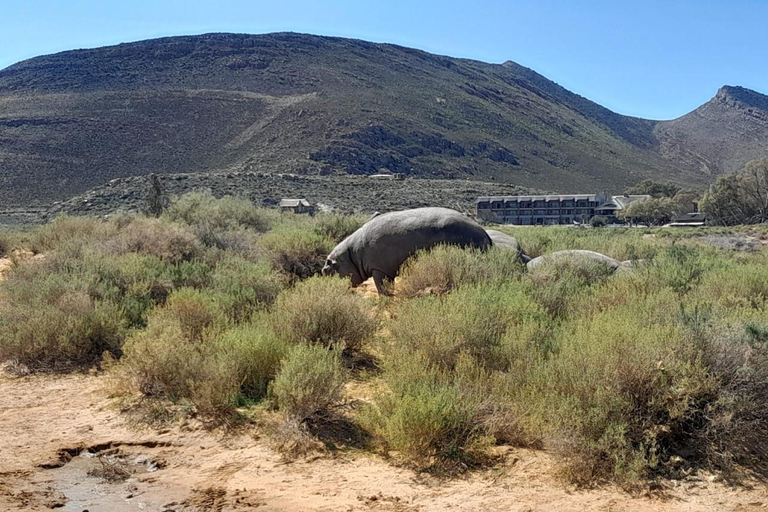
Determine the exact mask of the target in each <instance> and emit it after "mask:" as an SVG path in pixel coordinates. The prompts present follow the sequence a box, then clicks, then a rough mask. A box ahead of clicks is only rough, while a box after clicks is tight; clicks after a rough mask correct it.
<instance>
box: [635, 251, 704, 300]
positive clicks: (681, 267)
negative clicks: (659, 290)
mask: <svg viewBox="0 0 768 512" xmlns="http://www.w3.org/2000/svg"><path fill="white" fill-rule="evenodd" d="M653 263H654V265H653V268H651V269H649V270H650V271H651V272H652V273H653V275H655V276H656V277H657V278H658V279H660V280H661V282H663V283H664V284H665V285H666V286H669V287H670V288H672V289H673V290H675V291H676V292H678V293H684V292H687V291H688V290H690V289H691V287H693V286H695V285H696V284H697V283H698V281H699V279H700V278H701V276H702V275H703V273H704V270H705V268H704V264H703V262H702V258H701V255H700V254H699V252H698V251H696V250H694V249H693V248H691V247H684V246H680V245H672V246H670V247H669V248H667V249H665V250H664V251H662V252H661V253H660V254H659V255H658V256H657V257H656V259H654V261H653Z"/></svg>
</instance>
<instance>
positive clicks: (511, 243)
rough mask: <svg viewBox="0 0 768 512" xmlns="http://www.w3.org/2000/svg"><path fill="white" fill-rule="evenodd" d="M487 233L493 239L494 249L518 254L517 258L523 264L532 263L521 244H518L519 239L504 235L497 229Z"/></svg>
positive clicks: (489, 230) (488, 230)
mask: <svg viewBox="0 0 768 512" xmlns="http://www.w3.org/2000/svg"><path fill="white" fill-rule="evenodd" d="M485 232H486V233H488V236H489V237H491V243H492V244H493V246H494V247H499V248H501V249H507V250H510V251H515V252H516V253H517V257H518V258H519V259H520V261H522V262H523V263H528V262H529V261H531V258H529V257H528V255H527V254H525V251H524V250H523V248H522V247H520V244H519V243H517V239H516V238H515V237H513V236H509V235H508V234H506V233H502V232H501V231H496V230H495V229H486V230H485Z"/></svg>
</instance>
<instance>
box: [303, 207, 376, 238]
mask: <svg viewBox="0 0 768 512" xmlns="http://www.w3.org/2000/svg"><path fill="white" fill-rule="evenodd" d="M366 220H367V219H366V217H365V216H364V215H347V214H341V213H319V214H317V215H316V216H315V223H316V226H317V227H316V230H317V232H318V234H320V235H321V236H324V237H326V238H328V239H330V240H332V241H333V242H334V243H339V242H341V241H342V240H344V239H345V238H347V237H348V236H349V235H351V234H352V233H354V232H355V231H357V230H358V229H360V227H361V226H362V225H363V224H365V222H366Z"/></svg>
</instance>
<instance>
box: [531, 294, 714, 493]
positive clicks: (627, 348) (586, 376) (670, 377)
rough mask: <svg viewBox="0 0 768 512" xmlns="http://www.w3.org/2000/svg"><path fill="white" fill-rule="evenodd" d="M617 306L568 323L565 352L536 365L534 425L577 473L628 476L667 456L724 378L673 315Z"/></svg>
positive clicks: (576, 476)
mask: <svg viewBox="0 0 768 512" xmlns="http://www.w3.org/2000/svg"><path fill="white" fill-rule="evenodd" d="M637 307H642V306H641V305H640V304H638V305H635V306H630V307H627V308H615V309H613V310H610V311H606V312H603V313H599V314H597V315H595V316H594V317H592V318H590V319H587V320H581V321H578V322H576V323H575V324H574V325H573V326H572V327H571V328H568V329H564V330H562V331H561V332H560V335H559V340H558V343H557V352H556V356H555V357H552V358H549V359H548V360H546V361H544V362H542V364H540V365H539V367H538V368H537V369H535V370H534V371H533V372H532V373H531V379H532V384H530V385H531V386H533V389H535V390H537V391H536V393H535V395H529V396H535V397H536V398H535V400H536V402H535V403H537V404H538V405H534V411H533V412H532V413H531V415H530V417H531V418H535V419H536V420H538V421H539V423H538V424H535V420H534V421H532V423H531V425H529V428H533V429H541V431H542V433H541V436H542V437H543V438H544V439H545V440H546V442H547V444H549V445H550V446H552V447H553V448H554V449H555V451H556V452H557V453H558V454H559V455H560V456H561V457H562V459H563V460H564V462H565V464H566V469H567V474H568V477H569V479H570V480H571V481H574V482H577V483H589V482H594V481H597V480H601V479H604V478H615V479H618V480H620V481H623V482H625V483H627V484H629V485H632V484H635V483H637V481H638V480H639V479H641V478H644V477H647V476H649V475H650V474H653V473H656V472H658V471H660V470H663V469H664V463H665V462H666V461H667V460H668V459H669V457H670V456H671V455H673V454H674V453H675V451H676V450H677V449H679V447H680V446H681V445H682V444H683V443H684V442H685V440H686V439H689V438H690V436H691V432H692V431H694V430H695V429H696V428H697V426H698V425H700V423H701V421H702V420H703V416H702V410H701V404H702V403H706V402H707V401H709V400H711V398H712V396H713V393H714V392H715V390H716V382H715V380H714V379H712V378H711V377H710V376H709V375H708V373H707V371H706V368H705V367H704V366H703V365H702V364H701V363H700V362H698V361H697V358H696V352H695V350H694V349H693V347H692V346H691V345H690V344H688V343H687V342H686V338H685V336H684V335H683V332H682V331H681V330H680V329H679V328H678V327H675V326H674V325H664V324H663V323H656V324H652V323H649V322H648V321H647V320H646V318H643V317H644V316H645V314H640V315H638V314H637V313H636V308H637Z"/></svg>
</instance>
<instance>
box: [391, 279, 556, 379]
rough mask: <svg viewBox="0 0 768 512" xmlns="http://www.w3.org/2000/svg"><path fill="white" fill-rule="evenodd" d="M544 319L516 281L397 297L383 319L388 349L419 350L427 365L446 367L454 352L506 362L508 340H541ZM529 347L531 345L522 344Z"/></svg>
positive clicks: (395, 352) (397, 353)
mask: <svg viewBox="0 0 768 512" xmlns="http://www.w3.org/2000/svg"><path fill="white" fill-rule="evenodd" d="M549 329H550V327H549V320H548V319H547V316H546V314H545V313H544V312H543V310H542V309H541V308H540V307H539V306H537V305H536V304H535V303H534V302H533V301H531V300H530V299H529V298H528V297H526V296H525V294H524V292H523V287H522V286H521V285H520V284H519V283H510V284H506V285H496V286H490V285H489V286H470V287H465V288H462V289H460V290H457V291H455V292H454V293H452V294H450V295H448V296H447V297H445V298H440V297H424V298H421V299H414V300H410V301H407V302H403V303H401V304H400V305H399V307H398V308H397V310H396V314H395V317H394V319H393V320H392V322H391V323H390V325H389V330H390V333H391V335H392V344H391V346H390V347H389V355H390V357H393V358H408V357H411V355H412V354H414V353H416V352H419V353H421V354H423V355H424V357H426V359H427V360H428V361H429V363H430V364H431V365H434V366H435V367H437V368H443V369H452V368H453V367H454V366H455V364H456V361H457V360H458V357H459V355H460V354H463V353H465V354H470V355H472V356H474V357H476V358H478V360H479V361H481V364H482V365H483V366H485V367H488V368H499V369H503V368H506V366H507V365H508V364H510V361H509V360H508V359H507V357H508V356H510V355H511V354H513V353H514V351H515V349H514V347H513V346H514V345H516V344H518V343H523V344H526V343H527V342H530V343H532V344H533V343H537V342H538V343H540V344H541V346H542V347H543V346H544V345H545V344H546V340H547V338H548V332H549ZM527 349H533V350H535V349H536V348H535V346H533V345H532V346H530V347H527Z"/></svg>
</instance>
